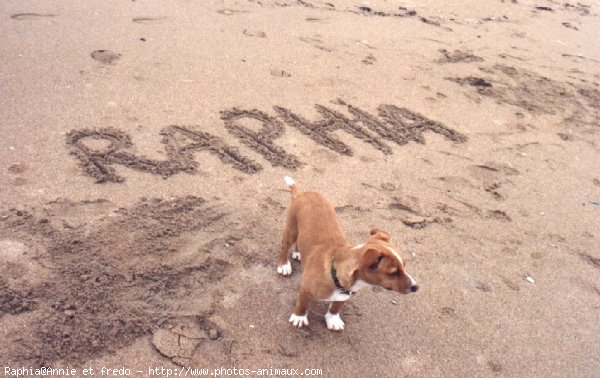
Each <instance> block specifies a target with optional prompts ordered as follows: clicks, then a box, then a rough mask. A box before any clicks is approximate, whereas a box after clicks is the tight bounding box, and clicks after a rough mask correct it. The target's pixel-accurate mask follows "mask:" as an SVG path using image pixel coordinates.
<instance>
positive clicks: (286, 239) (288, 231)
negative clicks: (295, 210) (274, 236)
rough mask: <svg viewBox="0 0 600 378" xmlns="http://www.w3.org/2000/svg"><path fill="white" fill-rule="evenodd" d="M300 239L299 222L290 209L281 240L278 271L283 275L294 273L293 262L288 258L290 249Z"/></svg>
mask: <svg viewBox="0 0 600 378" xmlns="http://www.w3.org/2000/svg"><path fill="white" fill-rule="evenodd" d="M296 239H298V224H297V222H296V218H295V216H294V214H292V212H291V211H288V215H287V220H286V222H285V229H284V230H283V239H282V240H281V249H280V250H279V259H278V261H277V273H279V274H281V275H282V276H289V275H290V274H292V264H291V263H290V260H289V258H288V256H289V253H290V249H291V248H292V246H293V245H294V244H296Z"/></svg>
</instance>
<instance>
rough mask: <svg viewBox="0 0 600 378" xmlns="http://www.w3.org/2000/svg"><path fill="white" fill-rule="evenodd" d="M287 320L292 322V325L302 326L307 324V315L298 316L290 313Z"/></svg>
mask: <svg viewBox="0 0 600 378" xmlns="http://www.w3.org/2000/svg"><path fill="white" fill-rule="evenodd" d="M289 322H290V323H292V324H293V325H294V327H298V328H302V326H305V325H306V326H307V325H308V315H304V316H298V315H296V314H293V313H292V316H290V320H289Z"/></svg>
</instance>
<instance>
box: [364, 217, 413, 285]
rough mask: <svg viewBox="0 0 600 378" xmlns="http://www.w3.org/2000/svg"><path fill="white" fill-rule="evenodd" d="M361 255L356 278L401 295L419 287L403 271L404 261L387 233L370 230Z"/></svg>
mask: <svg viewBox="0 0 600 378" xmlns="http://www.w3.org/2000/svg"><path fill="white" fill-rule="evenodd" d="M361 255H362V256H361V257H360V260H359V264H358V269H357V271H356V274H357V276H358V277H357V278H359V279H361V280H363V281H365V282H367V283H369V284H371V285H376V286H381V287H384V288H386V289H388V290H394V291H397V292H399V293H401V294H410V293H414V292H415V291H417V290H419V285H417V283H416V282H415V280H414V279H413V278H412V277H411V276H410V275H409V274H408V273H406V271H405V270H404V267H405V264H404V261H403V260H402V257H400V254H399V253H398V252H397V249H396V247H395V246H394V245H393V244H392V242H391V241H390V235H389V234H388V233H387V232H385V231H382V230H378V229H374V230H371V236H370V237H369V240H368V241H367V242H366V243H365V244H364V245H363V246H362V247H361Z"/></svg>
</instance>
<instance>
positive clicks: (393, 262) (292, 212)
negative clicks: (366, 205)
mask: <svg viewBox="0 0 600 378" xmlns="http://www.w3.org/2000/svg"><path fill="white" fill-rule="evenodd" d="M290 189H291V192H292V202H291V204H290V206H289V208H288V213H287V219H286V224H285V229H284V232H283V240H282V243H281V249H280V251H279V260H278V265H279V266H282V265H284V264H286V263H287V261H288V254H289V251H290V249H291V247H292V246H293V245H294V244H296V249H297V250H298V251H299V252H300V257H301V261H302V266H303V269H304V273H303V276H302V284H301V287H300V292H299V296H298V301H297V304H296V308H295V310H294V314H296V315H298V316H303V315H305V314H306V313H307V310H308V306H309V303H310V301H311V300H325V299H327V298H328V297H329V296H330V295H331V294H332V293H333V292H334V290H335V289H336V287H335V284H334V282H333V280H332V277H331V261H332V259H334V261H335V269H336V272H337V277H338V280H339V282H340V285H341V286H342V287H343V288H344V289H346V290H349V289H350V288H351V287H352V285H353V284H354V283H355V282H356V281H357V280H359V279H360V280H362V281H365V282H367V283H369V284H371V285H376V286H381V287H384V288H386V289H389V290H394V291H397V292H399V293H403V294H406V293H409V292H411V291H416V290H417V289H418V286H417V285H416V284H415V285H414V286H412V284H414V281H413V282H412V283H411V279H410V277H409V276H408V275H407V274H406V273H405V272H404V264H403V261H402V259H399V258H396V256H395V255H394V253H393V252H391V251H390V249H389V248H393V249H394V250H397V249H396V248H395V247H394V245H393V244H392V243H391V241H390V236H389V234H388V233H387V232H385V231H382V230H378V229H374V230H372V231H371V236H370V237H369V238H368V240H367V242H366V243H365V244H364V245H363V246H362V247H360V248H353V247H352V246H351V245H350V244H349V243H348V241H347V240H346V236H345V235H344V232H343V231H342V228H341V226H340V224H339V222H338V219H337V216H336V214H335V211H334V208H333V206H332V205H331V203H330V202H329V201H328V200H327V199H326V198H325V197H323V196H322V195H320V194H318V193H314V192H304V193H302V192H300V190H299V189H298V186H297V185H296V184H293V185H291V186H290ZM411 289H412V290H411ZM343 304H344V302H332V305H331V307H330V310H329V312H330V313H332V314H337V313H338V312H339V311H340V310H341V308H342V307H343Z"/></svg>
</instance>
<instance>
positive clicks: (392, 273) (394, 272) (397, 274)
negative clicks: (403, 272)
mask: <svg viewBox="0 0 600 378" xmlns="http://www.w3.org/2000/svg"><path fill="white" fill-rule="evenodd" d="M390 275H391V276H396V277H400V270H395V271H393V272H390Z"/></svg>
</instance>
